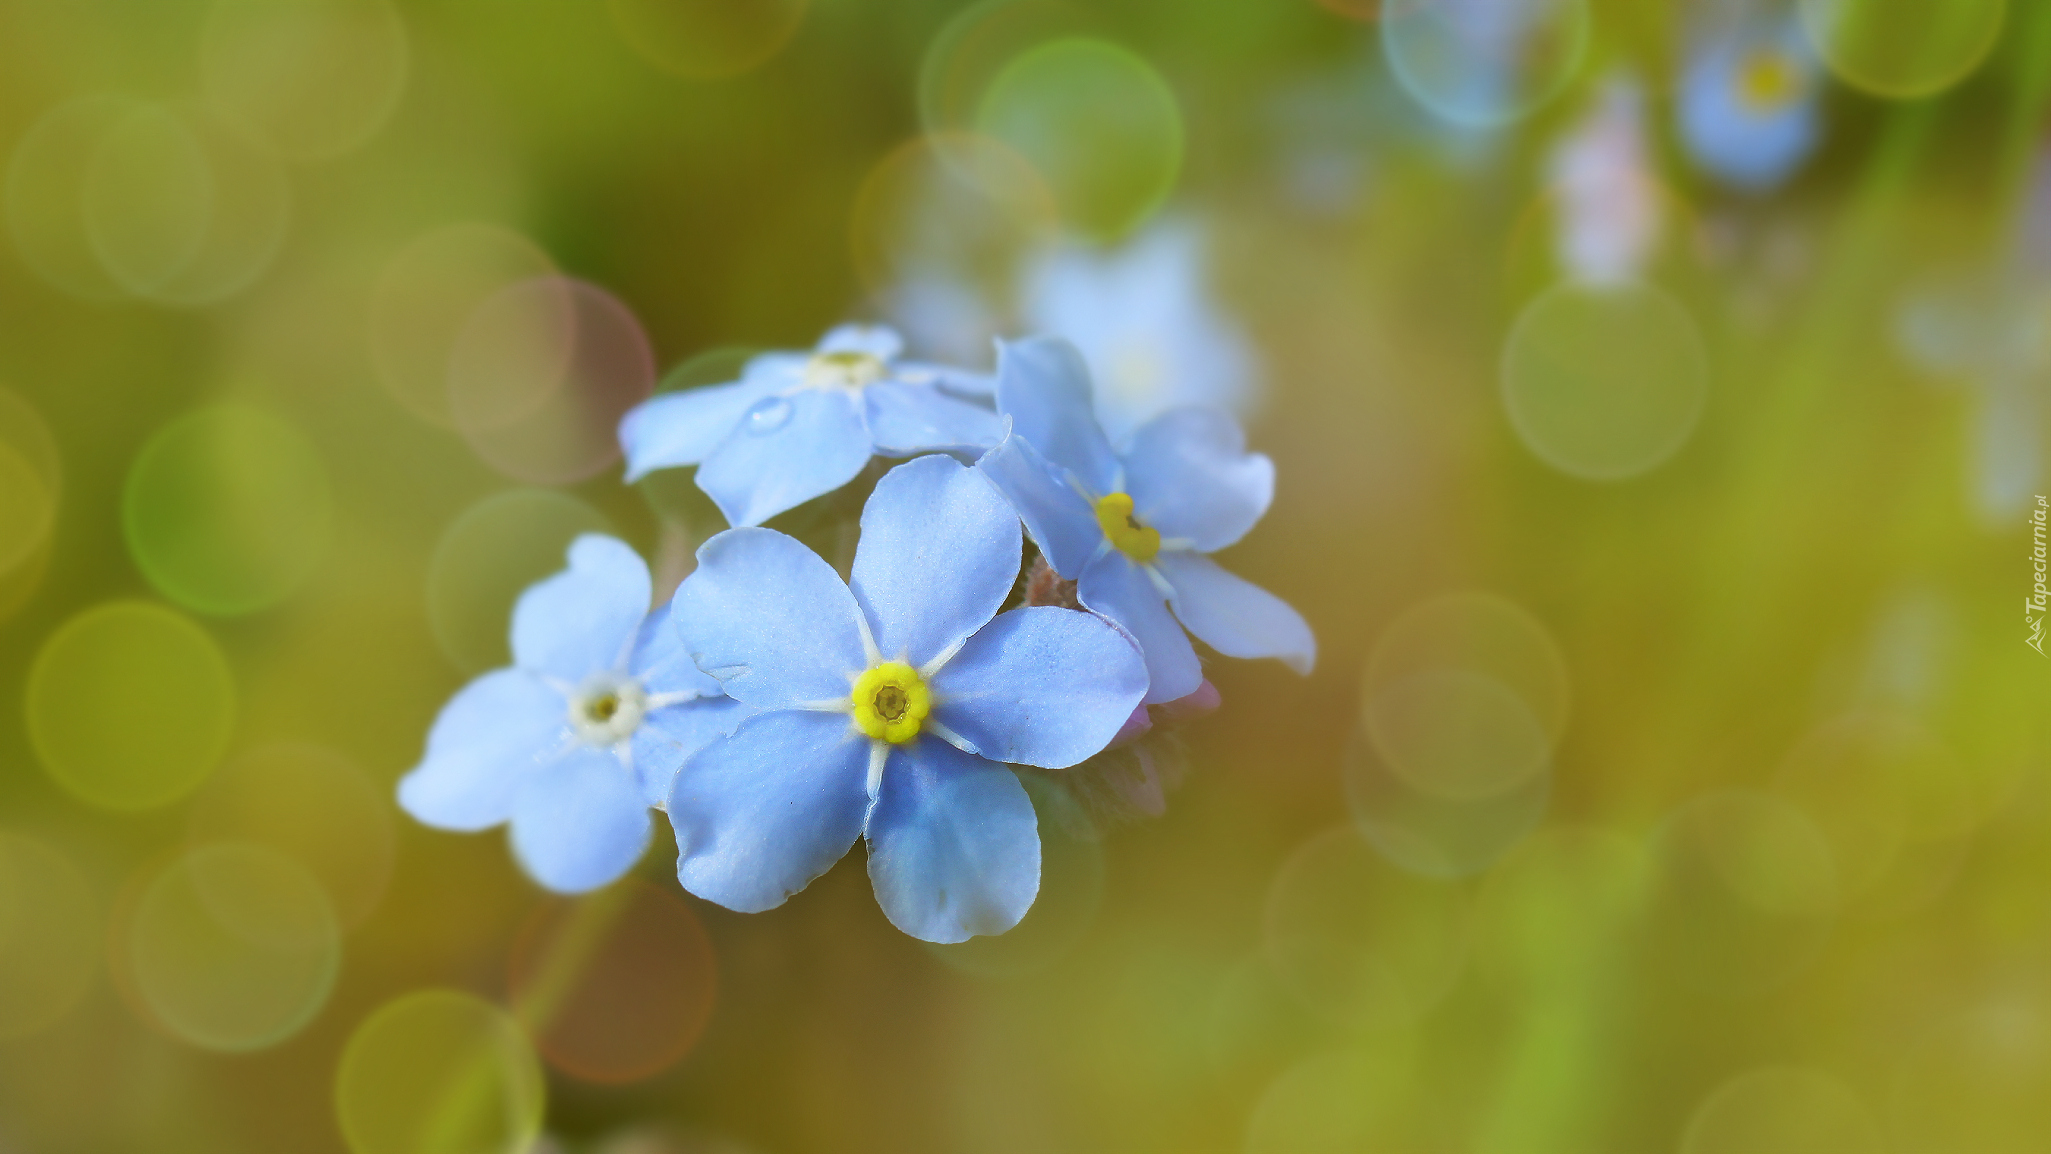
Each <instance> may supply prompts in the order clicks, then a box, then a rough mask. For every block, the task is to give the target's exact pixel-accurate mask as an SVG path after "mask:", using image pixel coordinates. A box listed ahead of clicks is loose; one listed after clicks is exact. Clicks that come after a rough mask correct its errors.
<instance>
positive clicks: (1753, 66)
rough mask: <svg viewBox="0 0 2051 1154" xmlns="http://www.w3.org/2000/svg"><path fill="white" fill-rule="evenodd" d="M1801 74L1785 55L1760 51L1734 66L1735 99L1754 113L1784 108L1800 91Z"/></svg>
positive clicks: (1772, 51) (1775, 49)
mask: <svg viewBox="0 0 2051 1154" xmlns="http://www.w3.org/2000/svg"><path fill="white" fill-rule="evenodd" d="M1801 86H1802V74H1801V72H1800V71H1799V70H1798V69H1797V68H1796V67H1795V62H1794V61H1793V60H1790V59H1789V58H1788V54H1787V53H1786V52H1783V51H1781V50H1780V49H1778V48H1760V49H1757V50H1755V51H1753V52H1752V53H1751V54H1750V55H1748V56H1746V57H1745V62H1744V63H1743V64H1741V65H1739V66H1738V99H1739V100H1740V101H1742V102H1743V103H1744V105H1745V107H1747V108H1749V109H1751V110H1752V111H1754V112H1772V111H1773V110H1775V109H1777V108H1781V107H1783V106H1785V105H1786V104H1787V103H1788V102H1789V101H1791V100H1793V99H1794V98H1795V95H1796V93H1797V92H1799V91H1800V90H1801Z"/></svg>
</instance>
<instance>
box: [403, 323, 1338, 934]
mask: <svg viewBox="0 0 2051 1154" xmlns="http://www.w3.org/2000/svg"><path fill="white" fill-rule="evenodd" d="M900 352H901V344H900V341H899V340H898V338H897V336H896V334H894V333H892V332H890V331H888V330H885V329H878V328H863V327H857V326H847V327H843V328H839V329H836V330H834V331H833V332H831V333H829V334H827V336H826V338H825V339H824V340H823V341H821V342H820V344H819V346H818V348H817V349H815V350H814V351H812V352H811V353H809V354H805V353H791V354H784V353H774V354H768V355H765V356H761V357H758V358H756V359H755V360H753V361H751V362H750V363H749V364H748V365H747V367H746V369H745V370H744V372H743V374H742V378H741V379H740V380H738V381H735V382H732V383H730V384H724V385H716V386H711V387H707V388H700V389H693V390H689V391H686V392H680V393H672V394H668V395H665V396H661V397H657V398H656V399H654V400H651V401H649V402H647V403H646V404H644V405H642V406H641V407H640V408H638V409H636V410H634V411H633V412H632V413H630V414H628V416H627V418H626V420H625V421H624V422H623V423H622V425H621V429H620V437H621V442H622V445H623V447H624V449H625V451H626V456H627V462H628V476H629V477H630V478H632V477H637V476H640V475H642V474H644V473H647V472H649V471H651V470H655V469H662V468H669V467H674V466H683V465H695V466H697V470H698V471H697V483H698V486H699V488H701V489H703V490H704V491H705V492H706V493H707V494H708V495H709V496H710V497H711V498H712V499H713V501H714V502H715V503H716V504H717V505H718V506H719V509H720V511H721V512H722V513H723V514H725V516H726V518H727V520H728V522H729V523H730V524H732V525H733V526H734V527H733V528H731V529H728V530H726V531H725V532H722V533H719V534H718V535H716V536H714V537H712V538H711V539H710V540H708V541H706V543H705V544H704V546H703V547H702V548H701V549H699V551H698V557H697V568H696V569H695V570H694V571H693V572H692V573H691V574H690V575H689V576H688V577H687V578H685V579H684V581H683V583H682V584H681V585H680V586H679V587H678V588H677V590H676V593H675V595H674V597H673V598H672V599H671V600H670V601H669V602H668V603H667V604H665V605H661V606H657V607H656V608H654V609H653V610H650V608H649V603H650V600H651V593H652V584H651V578H650V576H649V572H648V569H647V566H646V565H645V564H644V563H643V562H642V560H641V559H640V557H639V556H637V555H636V554H635V553H634V552H633V550H632V549H630V548H628V547H627V546H626V545H624V544H622V543H621V542H619V541H616V540H613V539H611V538H608V537H603V536H596V535H590V536H585V537H581V538H579V539H578V540H577V541H576V542H575V543H574V544H573V545H572V546H571V547H570V550H569V568H568V570H567V571H565V572H563V573H560V574H558V575H556V576H554V577H551V578H549V579H548V580H546V581H543V582H541V583H540V584H537V585H535V586H534V587H533V588H531V589H529V590H528V591H527V592H526V593H525V594H524V595H523V596H522V597H521V599H520V601H519V603H518V605H517V606H516V607H515V610H514V613H513V627H512V649H513V658H514V664H513V666H512V667H511V668H509V669H503V670H498V671H495V672H492V673H487V674H485V675H484V676H482V677H479V678H478V679H477V680H475V681H473V682H471V683H470V684H469V685H468V686H466V687H464V689H463V690H462V691H461V692H459V693H458V694H457V695H456V697H455V698H454V700H452V701H450V702H449V704H448V705H447V706H446V707H445V708H444V709H443V710H442V713H441V716H440V717H439V718H438V719H437V720H436V722H435V725H434V728H433V730H432V731H431V732H430V733H429V735H428V742H427V752H426V756H425V757H424V758H423V760H422V761H421V763H420V765H419V766H418V767H417V768H416V769H414V770H413V771H412V772H411V773H410V774H409V775H408V776H407V777H406V778H405V779H404V780H403V781H402V782H401V783H400V788H399V798H400V802H401V804H402V805H404V807H405V808H406V809H407V811H408V812H410V813H411V814H413V815H414V816H415V817H416V818H418V819H419V820H421V821H422V822H425V823H427V824H429V825H433V826H438V827H442V828H446V829H454V830H479V829H484V828H487V827H490V826H494V825H499V824H502V823H503V824H509V825H510V828H511V840H512V845H513V850H514V853H515V855H516V856H517V857H518V859H519V860H520V862H521V864H522V865H523V866H524V867H525V868H526V869H527V870H528V872H529V873H531V874H532V875H533V876H534V877H535V879H536V880H538V881H539V882H541V884H543V885H545V886H547V887H549V888H551V889H555V890H560V891H566V892H575V891H580V890H587V889H591V888H594V887H597V886H601V885H605V884H606V883H608V882H610V881H612V880H613V879H615V878H617V877H619V876H620V875H621V874H622V873H624V872H625V871H626V870H628V869H629V868H630V867H631V866H632V865H633V864H634V863H635V862H636V861H637V860H638V859H639V858H640V857H641V855H642V854H643V852H644V851H645V850H646V848H647V843H648V839H649V837H650V831H651V829H652V825H653V823H652V819H651V818H650V816H649V811H650V809H651V808H654V809H661V810H664V811H666V813H667V815H668V818H669V822H670V825H671V827H672V828H673V829H674V831H675V834H676V844H677V875H678V877H679V879H680V880H681V881H682V883H683V885H684V887H685V888H686V889H688V890H690V891H691V892H692V893H695V894H697V895H699V896H700V897H703V898H706V899H708V900H710V901H714V902H718V903H719V904H721V905H723V906H727V907H729V908H731V909H735V910H741V911H757V910H766V909H770V908H772V907H774V906H777V905H780V904H782V902H783V901H784V900H785V899H786V898H788V897H789V896H790V895H792V894H794V893H796V892H797V891H799V890H801V889H803V888H804V887H805V886H806V885H807V884H809V883H810V882H811V881H812V879H813V878H816V877H818V876H819V875H820V874H822V873H824V872H825V871H826V870H827V869H829V868H830V867H832V866H833V864H834V863H835V862H837V861H839V860H840V858H841V857H843V856H844V855H845V854H846V853H847V852H848V850H849V849H850V848H852V846H853V845H854V843H855V841H856V840H857V839H865V840H866V842H867V845H868V868H869V876H870V879H871V881H872V882H873V884H874V886H875V891H876V898H877V901H878V903H879V904H880V905H881V906H882V907H883V911H884V913H885V914H886V916H888V917H889V919H890V920H891V922H892V923H893V924H894V925H896V926H897V927H898V928H899V929H902V930H903V931H904V932H906V933H908V934H912V935H914V936H916V937H920V938H924V939H926V940H929V941H936V942H956V941H962V940H965V939H966V938H968V937H970V936H972V935H975V934H995V933H1002V932H1004V931H1005V930H1007V929H1009V928H1011V927H1012V926H1013V925H1015V924H1017V922H1018V921H1019V919H1020V918H1022V917H1023V916H1024V915H1025V913H1026V910H1027V909H1028V908H1029V907H1030V906H1031V905H1032V902H1033V899H1034V897H1035V895H1036V894H1037V893H1038V890H1039V883H1040V840H1039V831H1038V825H1037V821H1036V818H1035V815H1034V810H1033V805H1032V802H1031V800H1030V799H1029V798H1028V796H1027V793H1026V791H1025V789H1024V788H1023V786H1021V784H1020V782H1019V778H1018V772H1017V770H1016V769H1015V768H1014V767H1035V768H1037V769H1042V770H1067V769H1070V768H1072V767H1077V766H1080V765H1082V764H1083V763H1085V762H1088V761H1090V760H1091V759H1092V758H1096V757H1098V756H1099V755H1100V754H1103V753H1104V751H1105V750H1107V749H1108V748H1111V747H1113V746H1114V745H1117V744H1120V743H1122V742H1126V741H1131V740H1133V739H1135V738H1136V737H1137V736H1138V735H1139V734H1142V733H1144V732H1145V731H1146V730H1147V728H1148V727H1149V725H1150V724H1151V722H1152V720H1153V719H1154V718H1153V717H1152V715H1150V714H1149V712H1148V710H1149V707H1150V706H1154V707H1159V708H1158V710H1157V712H1158V713H1159V715H1160V718H1161V719H1164V720H1165V719H1169V718H1173V717H1176V716H1182V715H1187V714H1188V713H1190V712H1192V711H1200V710H1202V709H1204V708H1208V707H1209V706H1211V705H1215V704H1216V700H1217V696H1216V691H1215V690H1214V689H1213V688H1211V686H1210V684H1209V682H1208V681H1206V680H1205V679H1204V675H1203V669H1202V666H1201V663H1200V660H1199V658H1198V655H1197V651H1196V649H1195V647H1194V646H1193V645H1192V643H1191V640H1190V634H1194V635H1195V637H1196V638H1197V639H1198V640H1201V641H1203V642H1204V643H1205V644H1207V645H1209V646H1210V647H1211V648H1212V649H1214V650H1216V651H1217V652H1219V653H1221V654H1224V655H1226V656H1231V657H1249V658H1251V657H1276V658H1280V659H1282V660H1283V661H1285V662H1286V663H1288V664H1289V665H1290V666H1291V667H1292V668H1294V669H1296V670H1297V671H1298V672H1301V673H1308V672H1309V670H1310V667H1311V664H1312V662H1313V660H1314V658H1315V650H1316V645H1315V642H1314V640H1313V639H1312V636H1311V633H1310V630H1309V628H1308V627H1307V626H1306V625H1305V624H1304V622H1303V619H1302V618H1301V617H1300V616H1298V615H1297V613H1296V612H1295V611H1294V610H1293V609H1291V608H1290V607H1289V606H1288V605H1287V604H1285V603H1283V602H1282V601H1281V600H1279V599H1278V598H1276V597H1274V596H1273V595H1272V594H1269V593H1267V592H1266V591H1264V590H1262V589H1260V588H1258V587H1256V586H1254V585H1252V584H1249V583H1248V582H1246V581H1244V580H1242V579H1240V578H1238V577H1235V576H1233V575H1232V574H1230V573H1228V572H1227V571H1226V570H1224V569H1223V568H1221V567H1220V566H1219V565H1218V564H1217V563H1216V562H1214V561H1212V560H1211V559H1210V558H1209V557H1208V556H1206V554H1209V553H1211V552H1214V551H1216V550H1218V549H1222V548H1224V547H1225V546H1227V545H1230V544H1232V543H1233V542H1235V541H1237V540H1239V539H1240V538H1241V537H1242V536H1244V535H1245V534H1246V532H1247V531H1248V530H1249V529H1251V528H1252V527H1253V525H1254V523H1255V522H1256V521H1258V520H1259V519H1260V517H1261V515H1262V514H1263V513H1265V512H1266V510H1267V507H1268V503H1269V500H1270V497H1271V496H1272V494H1273V489H1274V466H1273V464H1272V463H1271V462H1270V461H1269V460H1268V458H1266V457H1265V456H1262V455H1260V454H1257V453H1249V452H1248V451H1247V450H1246V446H1245V440H1244V436H1243V434H1242V433H1241V431H1240V429H1239V426H1238V424H1237V423H1236V422H1235V421H1234V420H1233V418H1232V417H1231V416H1229V415H1227V414H1225V413H1223V412H1220V411H1216V410H1210V409H1203V408H1177V409H1171V410H1169V411H1167V412H1165V413H1163V414H1161V415H1160V416H1157V417H1155V418H1153V419H1152V420H1150V421H1148V422H1146V423H1145V424H1142V425H1140V426H1139V427H1138V428H1137V429H1135V430H1134V431H1133V432H1132V433H1131V435H1130V437H1128V438H1127V439H1125V441H1124V442H1123V444H1122V445H1120V446H1114V445H1113V443H1112V442H1111V440H1110V439H1109V438H1108V437H1107V436H1106V435H1105V433H1104V431H1103V429H1102V428H1101V427H1100V426H1099V424H1098V418H1097V416H1096V409H1095V407H1094V404H1093V398H1092V395H1091V393H1092V390H1091V385H1090V379H1089V374H1088V370H1087V369H1086V368H1085V367H1084V365H1083V361H1082V359H1081V357H1080V356H1079V355H1078V354H1077V352H1076V351H1075V349H1074V348H1073V347H1072V346H1070V345H1068V344H1067V343H1065V342H1063V341H1060V340H1055V339H1050V338H1033V339H1027V340H1022V341H1017V342H1013V343H1005V344H1000V348H999V357H998V369H997V373H996V376H995V379H994V380H993V379H991V378H990V377H988V376H986V375H980V374H975V373H970V372H965V371H959V370H955V369H950V368H945V367H940V366H934V365H925V364H918V363H913V362H907V361H904V360H901V359H900V358H899V353H900ZM878 455H880V456H885V457H906V458H910V459H909V460H907V461H905V462H904V463H902V464H900V465H897V466H896V467H895V468H892V469H891V470H890V471H889V472H888V473H886V474H884V475H883V476H882V478H881V479H880V480H878V481H877V482H876V484H875V488H874V490H873V491H872V492H871V493H870V494H869V496H868V500H867V503H866V505H865V506H864V507H863V509H862V513H861V523H860V537H859V543H858V545H857V547H856V549H855V553H854V557H853V563H852V565H851V567H850V568H849V570H848V573H847V576H846V578H845V579H843V577H842V575H841V574H840V573H839V572H837V571H836V570H835V569H834V568H833V566H831V565H830V564H828V563H827V562H826V561H825V560H824V559H822V558H821V557H820V556H819V555H818V554H816V553H814V552H813V551H812V550H811V549H810V548H808V547H807V546H805V545H804V544H802V543H800V542H799V541H797V540H796V539H794V538H792V537H790V536H788V535H786V534H784V533H781V532H778V531H777V530H775V529H771V528H765V527H762V522H764V521H766V520H768V519H770V518H772V517H774V516H775V515H777V514H778V513H781V512H784V511H786V510H788V509H791V508H794V507H796V506H797V505H799V504H801V503H803V502H805V501H808V500H811V499H812V498H815V497H820V496H824V495H825V494H827V493H830V492H833V491H834V490H836V489H839V488H841V487H842V486H845V485H847V484H848V483H850V482H851V481H853V480H854V479H855V478H857V477H858V476H860V475H862V473H863V472H864V469H865V467H866V466H867V465H868V463H869V461H870V459H871V458H872V457H873V456H878ZM1028 534H1029V535H1030V539H1031V542H1032V545H1033V546H1034V548H1035V551H1036V552H1035V553H1033V554H1029V553H1027V551H1026V550H1025V548H1024V545H1025V538H1026V535H1028ZM1022 560H1024V562H1025V568H1024V573H1023V576H1024V577H1025V578H1026V580H1025V586H1026V594H1025V596H1024V597H1023V598H1022V601H1023V604H1018V605H1013V604H1012V602H1013V601H1014V599H1015V595H1014V590H1015V589H1017V588H1018V587H1019V585H1020V579H1021V576H1022V573H1021V562H1022Z"/></svg>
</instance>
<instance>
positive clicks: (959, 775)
mask: <svg viewBox="0 0 2051 1154" xmlns="http://www.w3.org/2000/svg"><path fill="white" fill-rule="evenodd" d="M1052 612H1056V613H1060V612H1067V610H1058V609H1057V610H1052ZM867 832H868V835H869V880H870V882H871V883H872V884H874V885H875V887H876V903H877V904H878V905H880V906H882V907H883V913H884V916H886V917H888V918H889V919H890V924H891V925H894V926H896V927H897V928H898V929H900V930H903V931H904V932H905V933H908V934H910V935H911V936H913V937H915V938H923V939H925V940H926V941H929V942H965V941H967V940H968V939H969V938H971V937H973V936H975V935H976V934H1001V933H1003V932H1004V931H1006V930H1008V929H1010V928H1011V927H1013V926H1015V925H1017V924H1018V920H1019V919H1020V918H1022V917H1024V916H1025V914H1026V911H1027V910H1028V909H1031V908H1032V904H1033V898H1034V897H1035V896H1037V895H1038V894H1039V892H1040V828H1039V822H1038V821H1037V819H1035V817H1034V816H1033V803H1032V801H1031V799H1029V798H1028V797H1026V792H1025V788H1024V787H1023V786H1021V785H1019V783H1018V778H1017V777H1015V776H1014V775H1013V774H1012V772H1011V771H1010V770H1008V769H1005V768H1004V767H1003V766H1001V765H997V764H994V763H992V762H988V761H984V760H983V759H981V758H978V757H970V756H969V755H968V754H965V753H963V752H961V751H960V750H958V749H956V748H954V747H953V746H951V745H948V744H947V743H946V742H944V741H935V740H931V739H928V738H920V739H919V740H918V741H917V742H916V743H914V744H912V745H910V746H907V747H900V748H899V749H898V750H896V751H894V752H893V753H892V754H891V757H890V763H889V765H888V766H887V767H886V768H885V769H884V771H883V792H882V795H881V796H880V797H878V798H877V801H876V809H875V812H874V813H872V814H871V815H870V817H869V827H868V831H867Z"/></svg>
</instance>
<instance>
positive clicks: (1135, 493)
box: [1125, 408, 1275, 553]
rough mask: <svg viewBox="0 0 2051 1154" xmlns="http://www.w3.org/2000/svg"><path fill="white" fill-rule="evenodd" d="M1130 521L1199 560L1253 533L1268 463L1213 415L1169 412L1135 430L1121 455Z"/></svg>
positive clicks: (1268, 479) (1271, 481)
mask: <svg viewBox="0 0 2051 1154" xmlns="http://www.w3.org/2000/svg"><path fill="white" fill-rule="evenodd" d="M1125 491H1126V492H1128V493H1130V494H1132V511H1133V516H1135V517H1137V518H1139V520H1140V522H1141V523H1142V524H1145V525H1148V526H1151V527H1152V528H1154V529H1156V530H1158V531H1159V532H1160V534H1161V536H1163V537H1173V538H1179V539H1181V540H1184V541H1188V542H1190V543H1191V544H1192V546H1193V547H1194V548H1195V549H1196V550H1197V551H1198V552H1200V553H1209V552H1212V551H1213V550H1217V549H1223V548H1224V547H1225V546H1227V545H1230V544H1232V543H1233V542H1235V541H1237V540H1239V539H1240V538H1241V537H1244V536H1246V531H1247V530H1248V529H1251V528H1253V526H1254V523H1255V522H1257V521H1259V520H1260V519H1261V515H1262V514H1264V513H1266V512H1267V511H1268V502H1269V501H1271V500H1273V499H1274V496H1275V463H1274V462H1273V461H1270V460H1268V458H1267V457H1266V456H1265V455H1263V454H1261V453H1249V452H1247V451H1246V434H1245V433H1243V432H1241V431H1240V428H1239V422H1238V421H1235V420H1233V419H1232V417H1231V416H1230V415H1229V414H1227V413H1224V412H1222V411H1220V410H1218V409H1199V408H1182V409H1170V410H1169V411H1167V412H1165V413H1162V414H1161V415H1160V416H1158V417H1155V418H1154V419H1153V420H1151V421H1148V422H1147V423H1146V424H1144V425H1141V426H1140V428H1139V431H1138V432H1136V433H1134V434H1133V437H1132V445H1131V447H1130V448H1128V449H1127V450H1126V451H1125Z"/></svg>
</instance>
